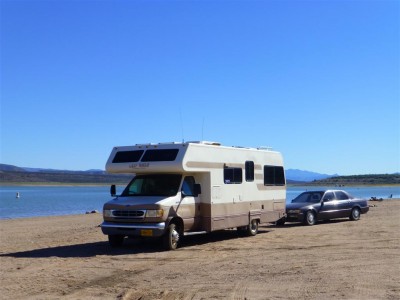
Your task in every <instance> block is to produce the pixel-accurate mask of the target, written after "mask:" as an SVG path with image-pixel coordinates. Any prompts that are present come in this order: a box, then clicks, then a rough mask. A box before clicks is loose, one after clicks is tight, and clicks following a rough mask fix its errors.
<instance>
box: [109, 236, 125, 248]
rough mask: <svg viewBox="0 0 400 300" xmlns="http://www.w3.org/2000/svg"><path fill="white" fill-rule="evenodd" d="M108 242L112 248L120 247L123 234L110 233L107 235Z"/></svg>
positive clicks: (122, 241)
mask: <svg viewBox="0 0 400 300" xmlns="http://www.w3.org/2000/svg"><path fill="white" fill-rule="evenodd" d="M108 243H109V244H110V246H111V247H113V248H116V247H120V246H122V244H123V243H124V236H123V235H111V234H110V235H109V236H108Z"/></svg>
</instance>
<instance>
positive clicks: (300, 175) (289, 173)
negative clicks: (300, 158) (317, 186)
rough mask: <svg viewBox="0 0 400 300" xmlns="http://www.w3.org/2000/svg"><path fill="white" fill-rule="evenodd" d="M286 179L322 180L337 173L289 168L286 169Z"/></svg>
mask: <svg viewBox="0 0 400 300" xmlns="http://www.w3.org/2000/svg"><path fill="white" fill-rule="evenodd" d="M285 174H286V179H288V180H291V181H300V182H309V181H314V180H321V179H325V178H330V177H334V176H338V174H335V175H328V174H320V173H316V172H310V171H304V170H297V169H288V170H286V171H285Z"/></svg>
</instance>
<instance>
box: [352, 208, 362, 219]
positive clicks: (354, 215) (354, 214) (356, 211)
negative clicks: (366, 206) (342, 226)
mask: <svg viewBox="0 0 400 300" xmlns="http://www.w3.org/2000/svg"><path fill="white" fill-rule="evenodd" d="M360 216H361V212H360V209H359V208H358V207H354V208H353V209H352V210H351V215H350V220H352V221H358V220H360Z"/></svg>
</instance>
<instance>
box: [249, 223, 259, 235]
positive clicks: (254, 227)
mask: <svg viewBox="0 0 400 300" xmlns="http://www.w3.org/2000/svg"><path fill="white" fill-rule="evenodd" d="M257 233H258V221H257V220H252V221H251V222H250V224H249V226H247V235H248V236H255V235H256V234H257Z"/></svg>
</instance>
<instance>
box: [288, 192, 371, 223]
mask: <svg viewBox="0 0 400 300" xmlns="http://www.w3.org/2000/svg"><path fill="white" fill-rule="evenodd" d="M368 210H369V206H368V202H367V200H365V199H359V198H354V197H353V196H351V195H350V194H349V193H347V192H345V191H339V190H325V191H308V192H304V193H301V194H300V195H299V196H297V197H296V198H295V199H293V200H292V203H290V204H287V205H286V215H287V216H286V218H285V219H284V220H280V221H281V222H280V224H282V223H284V221H289V222H302V223H303V224H305V225H314V224H315V223H316V222H317V221H320V220H329V219H336V218H350V220H353V221H357V220H359V219H360V216H361V214H365V213H366V212H368Z"/></svg>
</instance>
